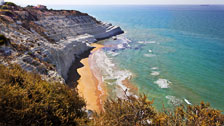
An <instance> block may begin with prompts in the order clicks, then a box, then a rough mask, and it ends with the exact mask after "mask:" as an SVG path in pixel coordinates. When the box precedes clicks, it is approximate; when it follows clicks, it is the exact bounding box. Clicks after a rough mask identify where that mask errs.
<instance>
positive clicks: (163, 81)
mask: <svg viewBox="0 0 224 126" xmlns="http://www.w3.org/2000/svg"><path fill="white" fill-rule="evenodd" d="M154 83H155V84H158V85H159V87H160V88H169V85H170V84H171V82H170V81H168V80H166V79H158V80H157V81H155V82H154Z"/></svg>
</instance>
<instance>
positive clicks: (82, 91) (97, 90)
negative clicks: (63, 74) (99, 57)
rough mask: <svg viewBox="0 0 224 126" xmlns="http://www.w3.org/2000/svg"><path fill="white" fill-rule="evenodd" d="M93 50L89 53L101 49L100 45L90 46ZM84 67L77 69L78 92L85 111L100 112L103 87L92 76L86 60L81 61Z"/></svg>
mask: <svg viewBox="0 0 224 126" xmlns="http://www.w3.org/2000/svg"><path fill="white" fill-rule="evenodd" d="M92 46H94V47H96V48H94V49H93V50H92V51H91V53H93V52H94V51H96V50H98V49H100V48H102V47H103V46H102V45H99V44H95V43H94V44H92ZM81 63H82V64H83V65H84V67H82V68H79V69H78V70H77V71H78V73H79V74H80V76H81V78H80V79H79V80H78V86H77V89H78V92H79V95H80V96H81V97H83V98H84V99H85V101H86V103H87V106H86V107H87V109H90V110H94V111H96V112H100V111H102V109H103V108H102V101H101V100H102V98H101V97H102V95H103V94H102V93H104V91H103V90H104V89H103V87H102V86H101V85H100V83H101V82H99V81H98V79H97V77H95V76H94V74H93V73H92V71H91V69H90V62H89V59H88V58H85V59H83V60H81Z"/></svg>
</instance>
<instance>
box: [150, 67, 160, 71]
mask: <svg viewBox="0 0 224 126" xmlns="http://www.w3.org/2000/svg"><path fill="white" fill-rule="evenodd" d="M151 69H152V70H157V69H159V68H158V67H152V68H151Z"/></svg>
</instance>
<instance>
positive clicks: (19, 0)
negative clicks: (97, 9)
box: [5, 0, 224, 5]
mask: <svg viewBox="0 0 224 126" xmlns="http://www.w3.org/2000/svg"><path fill="white" fill-rule="evenodd" d="M5 1H10V2H14V3H16V4H19V5H37V4H44V5H224V1H223V0H156V1H155V0H138V1H137V0H123V1H119V0H113V1H112V0H111V1H110V0H108V1H103V0H64V1H60V0H54V1H53V0H48V1H46V0H38V1H36V0H29V1H28V0H5Z"/></svg>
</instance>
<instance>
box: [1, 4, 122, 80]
mask: <svg viewBox="0 0 224 126" xmlns="http://www.w3.org/2000/svg"><path fill="white" fill-rule="evenodd" d="M11 10H12V11H9V12H7V13H6V12H0V29H1V31H0V34H4V35H5V36H6V37H7V38H10V40H11V45H10V46H8V47H7V48H11V50H12V53H11V54H10V56H7V57H6V58H4V59H3V55H1V61H0V62H2V63H3V62H4V63H5V62H8V63H17V64H20V65H21V66H22V68H24V69H25V70H28V71H33V72H37V73H39V74H41V75H43V77H45V78H46V79H47V78H48V79H49V78H50V79H51V80H55V81H61V82H62V81H64V80H66V79H67V77H68V75H67V73H68V71H69V68H70V67H71V65H72V63H73V62H74V61H75V60H76V59H77V58H79V59H80V57H79V56H80V55H81V54H82V53H83V52H85V51H87V50H90V49H91V48H92V47H91V46H90V43H93V42H96V41H97V40H101V39H105V38H109V37H111V36H114V35H118V34H121V33H123V31H122V30H121V28H120V27H118V26H113V25H112V24H108V23H103V22H100V21H97V20H96V19H95V18H93V17H91V16H89V15H88V14H85V13H81V12H78V11H65V10H63V11H54V10H44V11H43V10H42V11H41V10H38V9H33V8H21V7H18V6H17V7H13V8H12V9H11ZM4 57H5V56H4Z"/></svg>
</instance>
